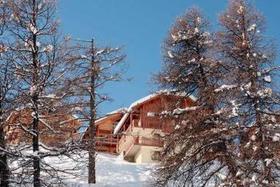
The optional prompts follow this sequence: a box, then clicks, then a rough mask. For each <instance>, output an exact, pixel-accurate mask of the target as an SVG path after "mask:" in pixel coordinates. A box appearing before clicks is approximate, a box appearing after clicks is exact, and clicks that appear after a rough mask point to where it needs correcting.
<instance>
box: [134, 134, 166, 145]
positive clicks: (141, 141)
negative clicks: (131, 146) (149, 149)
mask: <svg viewBox="0 0 280 187" xmlns="http://www.w3.org/2000/svg"><path fill="white" fill-rule="evenodd" d="M135 144H137V145H145V146H155V147H162V146H163V141H162V140H159V139H155V138H145V137H140V136H138V137H135Z"/></svg>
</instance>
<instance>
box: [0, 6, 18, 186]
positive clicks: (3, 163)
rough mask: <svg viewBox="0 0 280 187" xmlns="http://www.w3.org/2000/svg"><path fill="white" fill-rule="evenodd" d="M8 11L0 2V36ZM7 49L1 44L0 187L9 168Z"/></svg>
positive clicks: (10, 77)
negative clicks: (6, 123) (7, 139)
mask: <svg viewBox="0 0 280 187" xmlns="http://www.w3.org/2000/svg"><path fill="white" fill-rule="evenodd" d="M7 16H8V11H7V7H6V4H5V2H0V22H1V25H0V35H3V34H4V31H5V29H6V19H7ZM6 52H7V47H6V46H5V45H4V44H3V43H2V41H1V44H0V186H3V187H8V186H9V175H10V171H9V166H8V155H9V154H10V152H9V151H8V149H7V145H6V139H5V137H6V134H5V131H4V128H5V120H6V119H7V117H8V116H9V114H10V112H11V108H12V105H11V102H12V100H13V99H14V96H15V95H14V94H13V92H12V90H13V84H14V83H15V81H14V78H15V77H14V76H13V72H12V69H13V66H12V64H11V63H9V62H8V61H6V55H7V54H6Z"/></svg>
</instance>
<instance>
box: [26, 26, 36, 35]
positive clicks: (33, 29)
mask: <svg viewBox="0 0 280 187" xmlns="http://www.w3.org/2000/svg"><path fill="white" fill-rule="evenodd" d="M28 29H29V30H30V31H31V32H32V33H33V34H36V33H37V32H38V30H37V28H36V27H35V26H34V25H33V24H29V28H28Z"/></svg>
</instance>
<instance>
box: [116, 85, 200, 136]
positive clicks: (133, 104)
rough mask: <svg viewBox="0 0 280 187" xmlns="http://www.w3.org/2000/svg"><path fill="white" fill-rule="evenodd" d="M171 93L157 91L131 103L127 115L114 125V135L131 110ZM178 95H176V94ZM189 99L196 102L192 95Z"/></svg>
mask: <svg viewBox="0 0 280 187" xmlns="http://www.w3.org/2000/svg"><path fill="white" fill-rule="evenodd" d="M171 92H172V91H168V90H162V91H158V92H156V93H153V94H150V95H148V96H146V97H143V98H141V99H139V100H137V101H135V102H133V103H132V104H131V105H130V107H129V108H128V109H127V113H125V115H124V116H123V117H122V119H121V120H120V121H119V123H118V124H117V125H116V128H115V129H114V134H117V133H118V132H119V130H120V129H121V127H122V126H123V124H124V122H125V121H126V119H127V118H128V116H129V114H130V112H131V111H132V109H133V108H134V107H136V106H138V105H140V104H143V103H144V102H147V101H149V100H151V99H153V98H155V97H157V96H159V95H160V94H169V93H171ZM177 95H178V94H177ZM179 95H181V96H186V95H184V94H183V93H182V94H179ZM188 97H189V98H190V99H192V100H193V101H196V98H195V97H194V96H192V95H190V96H188Z"/></svg>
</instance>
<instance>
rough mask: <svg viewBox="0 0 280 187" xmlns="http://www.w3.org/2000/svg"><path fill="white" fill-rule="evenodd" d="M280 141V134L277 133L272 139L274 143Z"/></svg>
mask: <svg viewBox="0 0 280 187" xmlns="http://www.w3.org/2000/svg"><path fill="white" fill-rule="evenodd" d="M279 140H280V134H279V133H276V134H275V135H274V136H273V137H272V141H273V142H278V141H279Z"/></svg>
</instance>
